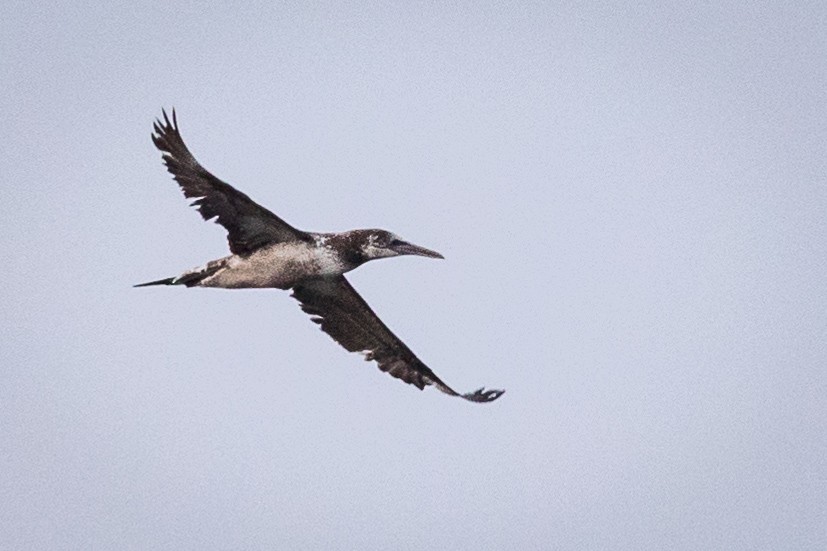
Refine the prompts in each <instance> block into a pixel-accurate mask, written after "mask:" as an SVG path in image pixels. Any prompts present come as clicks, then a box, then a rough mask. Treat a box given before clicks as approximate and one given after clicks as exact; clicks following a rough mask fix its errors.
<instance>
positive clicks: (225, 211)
mask: <svg viewBox="0 0 827 551" xmlns="http://www.w3.org/2000/svg"><path fill="white" fill-rule="evenodd" d="M163 117H164V120H163V122H162V121H160V120H158V121H156V122H155V125H154V127H155V133H154V134H153V135H152V141H153V142H154V143H155V147H157V148H158V149H160V150H161V152H162V153H163V159H164V163H165V164H166V166H167V170H169V172H170V174H172V176H173V177H174V178H175V180H176V181H177V182H178V184H179V185H180V186H181V189H182V190H183V191H184V196H186V197H188V198H194V199H195V201H193V203H192V206H194V207H196V208H197V209H198V211H199V212H200V213H201V216H203V217H204V220H211V219H213V218H215V219H216V222H218V223H219V224H221V225H222V226H224V228H226V230H227V241H228V242H229V244H230V251H232V252H233V253H234V254H247V253H250V252H252V251H254V250H255V249H257V248H259V247H261V246H263V245H267V244H270V243H281V242H285V241H309V240H310V236H309V235H308V234H307V233H305V232H303V231H300V230H297V229H296V228H294V227H292V226H291V225H290V224H288V223H287V222H285V221H284V220H282V219H281V218H279V217H278V216H276V215H275V214H273V213H272V212H270V211H269V210H267V209H265V208H264V207H262V206H260V205H258V204H257V203H255V202H254V201H253V200H252V199H250V198H249V197H247V196H246V195H245V194H243V193H241V192H240V191H238V190H236V189H235V188H233V187H232V186H231V185H229V184H227V183H225V182H222V181H221V180H219V179H218V178H216V177H215V176H213V175H212V174H210V173H209V172H208V171H207V170H206V169H205V168H204V167H202V166H201V165H200V164H198V161H196V160H195V157H193V156H192V153H190V151H189V149H187V146H186V145H185V144H184V140H183V139H182V138H181V134H180V133H179V131H178V121H177V120H176V117H175V110H173V111H172V121H170V120H169V117H167V114H166V111H164V112H163Z"/></svg>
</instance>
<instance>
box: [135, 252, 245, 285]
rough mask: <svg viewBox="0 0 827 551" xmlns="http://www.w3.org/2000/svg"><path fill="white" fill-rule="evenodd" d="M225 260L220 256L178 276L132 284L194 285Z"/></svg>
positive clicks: (219, 267) (209, 274)
mask: <svg viewBox="0 0 827 551" xmlns="http://www.w3.org/2000/svg"><path fill="white" fill-rule="evenodd" d="M228 258H229V257H228ZM226 262H227V258H220V259H218V260H213V261H211V262H207V265H206V266H201V267H200V268H195V269H192V270H189V271H188V272H184V273H183V274H181V275H179V276H178V277H167V278H165V279H159V280H157V281H147V282H146V283H139V284H137V285H133V287H149V286H151V285H186V286H187V287H195V286H196V285H198V284H199V283H201V281H202V280H204V279H206V278H208V277H210V276H211V275H213V274H215V273H216V272H217V271H219V270H220V269H221V268H223V267H224V265H225V264H226Z"/></svg>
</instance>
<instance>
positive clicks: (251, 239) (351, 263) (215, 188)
mask: <svg viewBox="0 0 827 551" xmlns="http://www.w3.org/2000/svg"><path fill="white" fill-rule="evenodd" d="M162 114H163V119H164V120H163V121H161V120H157V121H156V122H155V124H154V133H153V135H152V141H153V142H154V143H155V146H156V147H157V148H158V149H159V150H160V151H161V154H162V158H163V161H164V164H165V165H166V167H167V170H169V172H170V174H172V176H173V178H174V179H175V180H176V181H177V182H178V185H179V186H181V189H182V191H183V192H184V196H185V197H187V198H191V199H194V201H193V202H192V206H194V207H195V208H196V209H198V211H199V212H200V213H201V216H202V217H203V218H204V220H212V219H215V221H216V222H217V223H218V224H220V225H222V226H224V229H226V230H227V241H228V242H229V245H230V252H231V253H232V254H231V255H230V256H226V257H224V258H220V259H218V260H213V261H210V262H207V264H205V265H204V266H201V267H199V268H195V269H192V270H188V271H186V272H184V273H183V274H181V275H179V276H178V277H169V278H165V279H160V280H157V281H150V282H147V283H141V284H138V285H135V287H147V286H150V285H184V286H186V287H219V288H224V289H243V288H276V289H285V290H286V289H292V290H293V293H292V296H293V297H295V298H296V299H297V300H298V301H299V303H300V304H301V308H302V310H304V311H305V312H307V313H308V314H310V316H311V320H312V321H314V322H315V323H317V324H319V325H320V326H321V328H322V331H324V332H325V333H327V334H328V335H330V336H331V337H333V339H334V340H335V341H336V342H338V343H339V344H340V345H342V346H343V347H344V348H345V349H346V350H348V351H349V352H360V353H362V354H363V355H364V356H365V360H368V361H371V360H372V361H375V362H376V363H377V364H378V366H379V369H380V370H382V371H384V372H386V373H389V374H390V375H392V376H393V377H396V378H397V379H401V380H402V381H404V382H406V383H408V384H412V385H414V386H416V387H417V388H419V389H420V390H422V389H424V388H425V387H426V386H428V385H434V386H435V387H437V388H438V389H439V390H441V391H442V392H444V393H445V394H449V395H451V396H459V397H460V398H464V399H465V400H468V401H471V402H491V401H493V400H496V399H497V398H499V397H500V396H502V394H503V393H504V392H505V391H504V390H485V389H484V388H480V389H479V390H476V391H474V392H468V393H466V394H460V393H459V392H456V391H455V390H454V389H452V388H451V387H449V386H448V385H446V384H445V383H444V382H443V381H442V379H440V378H439V377H437V376H436V374H435V373H434V372H433V371H431V369H430V368H428V366H426V365H425V364H424V363H422V361H421V360H420V359H419V358H417V357H416V355H415V354H414V353H413V352H412V351H411V349H410V348H408V347H407V346H405V343H403V342H402V341H401V340H400V339H399V338H398V337H397V336H396V335H394V334H393V333H392V332H391V330H390V329H388V327H387V326H386V325H385V324H384V323H382V320H380V319H379V317H378V316H377V315H376V314H375V313H374V312H373V310H371V308H370V306H368V304H367V302H365V301H364V299H363V298H362V297H361V296H359V293H357V292H356V290H355V289H354V288H353V287H352V286H351V285H350V283H348V281H347V279H345V277H344V274H345V273H346V272H349V271H350V270H353V269H354V268H356V267H358V266H360V265H362V264H364V263H365V262H368V261H369V260H376V259H378V258H388V257H393V256H401V255H419V256H426V257H429V258H443V256H442V255H441V254H439V253H438V252H436V251H432V250H429V249H426V248H424V247H420V246H418V245H413V244H412V243H408V242H407V241H404V240H402V239H401V238H400V237H399V236H397V235H396V234H394V233H391V232H389V231H385V230H379V229H367V230H351V231H346V232H341V233H314V232H305V231H301V230H298V229H296V228H294V227H293V226H291V225H290V224H288V223H286V222H285V221H284V220H282V219H281V218H279V217H278V216H276V215H275V214H273V213H272V212H270V211H269V210H267V209H265V208H264V207H262V206H261V205H259V204H257V203H255V202H254V201H253V200H252V199H250V198H249V197H247V196H246V195H245V194H243V193H241V192H240V191H238V190H236V189H235V188H233V187H232V186H230V185H229V184H227V183H225V182H223V181H221V180H219V179H218V178H216V177H215V176H213V175H212V174H211V173H209V172H208V171H207V170H206V169H205V168H204V167H202V166H201V165H200V164H199V163H198V161H196V160H195V157H193V156H192V153H190V151H189V149H188V148H187V146H186V145H185V144H184V140H183V139H182V138H181V134H180V132H179V131H178V121H177V119H176V116H175V110H173V111H172V120H170V118H169V117H168V116H167V113H166V111H162Z"/></svg>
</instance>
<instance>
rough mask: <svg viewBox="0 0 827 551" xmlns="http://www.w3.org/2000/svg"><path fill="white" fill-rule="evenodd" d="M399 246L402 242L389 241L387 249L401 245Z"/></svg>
mask: <svg viewBox="0 0 827 551" xmlns="http://www.w3.org/2000/svg"><path fill="white" fill-rule="evenodd" d="M401 244H402V241H400V240H399V239H391V242H390V243H388V247H394V246H396V245H401Z"/></svg>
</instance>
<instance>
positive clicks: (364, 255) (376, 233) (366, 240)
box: [349, 230, 445, 264]
mask: <svg viewBox="0 0 827 551" xmlns="http://www.w3.org/2000/svg"><path fill="white" fill-rule="evenodd" d="M349 233H350V234H351V239H352V240H353V241H352V244H353V245H354V247H353V249H355V250H356V251H358V255H359V257H360V258H359V260H360V261H361V262H359V264H362V263H364V262H367V261H369V260H376V259H377V258H390V257H392V256H402V255H407V254H414V255H417V256H427V257H428V258H445V257H444V256H442V255H441V254H439V253H438V252H436V251H432V250H430V249H426V248H425V247H420V246H419V245H414V244H413V243H408V242H407V241H404V240H403V239H401V238H400V237H399V236H398V235H396V234H395V233H391V232H389V231H386V230H353V231H352V232H349Z"/></svg>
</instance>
